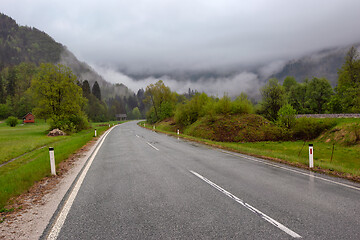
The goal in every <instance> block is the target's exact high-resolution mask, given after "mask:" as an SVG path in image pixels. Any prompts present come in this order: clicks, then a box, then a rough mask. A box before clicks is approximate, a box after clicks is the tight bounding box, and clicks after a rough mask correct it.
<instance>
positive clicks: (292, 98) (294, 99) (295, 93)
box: [288, 79, 308, 114]
mask: <svg viewBox="0 0 360 240" xmlns="http://www.w3.org/2000/svg"><path fill="white" fill-rule="evenodd" d="M307 87H308V80H307V79H306V80H305V81H304V82H303V83H298V84H296V85H294V86H292V87H291V88H290V91H289V92H288V103H290V104H291V106H292V107H293V108H294V109H295V110H296V111H297V113H303V114H304V113H307V109H306V104H305V102H306V89H307Z"/></svg>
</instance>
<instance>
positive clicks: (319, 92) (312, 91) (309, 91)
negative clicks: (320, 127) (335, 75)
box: [306, 78, 334, 113]
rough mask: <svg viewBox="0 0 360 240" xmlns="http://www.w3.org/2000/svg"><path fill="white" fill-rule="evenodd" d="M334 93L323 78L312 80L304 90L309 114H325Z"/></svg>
mask: <svg viewBox="0 0 360 240" xmlns="http://www.w3.org/2000/svg"><path fill="white" fill-rule="evenodd" d="M333 94H334V91H333V89H332V87H331V85H330V82H329V81H328V80H327V79H325V78H313V79H312V80H311V81H310V82H309V83H308V86H307V88H306V105H307V106H308V109H309V110H310V112H311V113H325V112H326V110H327V107H328V103H329V102H330V99H331V96H332V95H333Z"/></svg>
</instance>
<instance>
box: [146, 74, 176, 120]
mask: <svg viewBox="0 0 360 240" xmlns="http://www.w3.org/2000/svg"><path fill="white" fill-rule="evenodd" d="M144 103H145V104H148V105H150V106H151V109H150V110H149V112H148V113H147V116H148V121H150V122H157V121H160V120H163V119H165V118H167V117H171V116H172V115H173V111H174V108H175V103H176V96H175V95H174V94H173V93H172V92H171V90H170V88H169V87H167V86H165V84H164V82H163V81H162V80H159V81H158V82H156V83H155V84H150V85H149V86H147V87H146V91H145V99H144Z"/></svg>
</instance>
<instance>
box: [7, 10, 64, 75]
mask: <svg viewBox="0 0 360 240" xmlns="http://www.w3.org/2000/svg"><path fill="white" fill-rule="evenodd" d="M0 26H1V33H0V63H2V65H3V66H0V70H2V67H4V66H5V67H6V66H13V65H17V64H20V63H21V62H33V63H36V64H40V63H42V62H52V63H55V62H58V61H59V60H60V54H61V53H62V51H63V50H64V47H63V46H62V45H61V44H60V43H57V42H55V41H54V40H53V39H52V38H51V37H50V36H49V35H47V34H46V33H44V32H41V31H39V30H38V29H36V28H30V27H20V26H18V25H17V24H16V22H15V21H14V20H13V19H12V18H10V17H8V16H6V15H4V14H2V13H0Z"/></svg>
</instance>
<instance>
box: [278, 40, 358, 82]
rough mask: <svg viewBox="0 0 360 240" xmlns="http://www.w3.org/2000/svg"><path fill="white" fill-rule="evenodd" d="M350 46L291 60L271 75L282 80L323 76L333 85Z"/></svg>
mask: <svg viewBox="0 0 360 240" xmlns="http://www.w3.org/2000/svg"><path fill="white" fill-rule="evenodd" d="M354 46H355V47H358V48H359V47H360V44H359V43H357V44H354ZM350 47H351V46H343V47H337V48H331V49H325V50H321V51H318V52H315V53H312V54H308V55H306V56H304V57H302V58H299V59H295V60H291V61H289V62H288V63H287V64H286V65H285V66H284V67H283V68H282V69H281V70H280V71H278V72H277V73H275V74H274V75H273V77H276V78H278V79H280V80H283V79H284V78H285V77H286V76H294V77H295V79H296V80H297V81H303V80H304V79H306V78H309V79H311V78H313V77H319V78H321V77H325V78H326V79H328V80H329V81H330V82H331V84H332V85H333V86H335V85H336V83H337V79H338V75H337V72H338V70H339V69H340V68H341V66H342V65H343V63H344V62H345V56H346V53H347V52H348V51H349V49H350Z"/></svg>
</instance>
